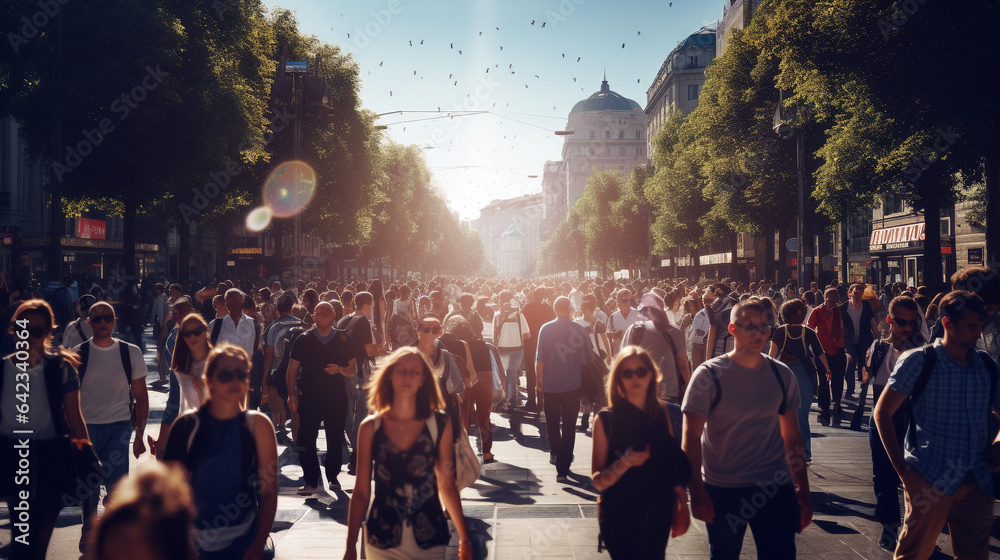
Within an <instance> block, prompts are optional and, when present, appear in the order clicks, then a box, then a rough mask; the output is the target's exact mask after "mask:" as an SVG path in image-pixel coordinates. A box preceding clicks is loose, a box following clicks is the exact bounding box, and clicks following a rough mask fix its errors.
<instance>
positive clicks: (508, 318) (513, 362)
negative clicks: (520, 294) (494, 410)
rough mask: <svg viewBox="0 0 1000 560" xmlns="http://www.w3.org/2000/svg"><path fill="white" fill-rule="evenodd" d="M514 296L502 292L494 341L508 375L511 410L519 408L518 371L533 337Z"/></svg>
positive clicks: (494, 326)
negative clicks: (526, 345) (528, 340)
mask: <svg viewBox="0 0 1000 560" xmlns="http://www.w3.org/2000/svg"><path fill="white" fill-rule="evenodd" d="M513 296H514V294H513V293H511V292H510V291H509V290H504V291H502V292H500V309H498V310H497V312H496V315H494V317H493V339H494V341H495V344H496V347H497V350H499V351H500V361H501V362H502V365H503V368H504V371H506V374H507V400H508V401H509V402H510V406H511V408H515V407H517V387H518V380H517V377H518V376H517V371H518V370H519V369H520V368H521V362H522V361H523V360H524V343H525V341H526V340H527V339H528V337H530V336H531V331H530V330H529V328H528V320H527V319H525V318H524V314H523V313H521V310H520V307H519V306H518V305H517V303H516V301H515V300H514V299H513ZM529 359H531V358H530V357H529Z"/></svg>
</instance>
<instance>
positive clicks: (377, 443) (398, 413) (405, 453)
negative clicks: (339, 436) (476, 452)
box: [344, 347, 472, 560]
mask: <svg viewBox="0 0 1000 560" xmlns="http://www.w3.org/2000/svg"><path fill="white" fill-rule="evenodd" d="M368 408H369V409H370V410H372V411H373V412H374V413H373V414H372V415H371V416H369V417H368V418H366V419H365V420H364V422H362V423H361V426H360V428H359V429H358V466H357V469H358V475H357V479H356V482H355V487H354V493H353V494H351V503H350V509H349V513H348V523H347V551H346V552H345V553H344V559H345V560H353V559H355V558H357V543H358V532H359V531H360V529H361V523H362V520H364V519H365V517H366V509H367V508H368V503H369V499H370V498H371V485H372V475H373V473H374V474H375V477H374V478H375V499H374V501H373V502H372V505H371V509H370V510H368V511H367V520H365V529H366V532H367V538H366V540H365V543H364V546H365V552H366V554H367V557H368V558H370V559H372V560H379V559H400V560H420V559H425V558H426V559H431V558H433V559H443V558H444V557H445V551H446V550H447V546H448V541H449V540H451V534H450V532H449V531H448V521H447V519H446V518H445V515H444V511H443V510H442V509H441V501H442V499H443V501H444V506H445V508H447V510H448V514H449V516H450V517H451V520H452V522H453V523H454V524H455V529H456V530H457V531H458V536H459V544H458V556H459V558H460V559H462V560H469V559H471V558H472V548H471V544H472V543H471V542H470V540H469V533H468V530H467V529H466V526H465V517H464V516H463V514H462V504H461V500H460V499H459V495H458V489H457V488H456V486H455V473H454V468H455V463H454V456H455V454H454V451H453V449H452V445H453V443H452V442H453V437H452V429H453V426H452V422H451V421H450V420H449V418H448V415H447V414H445V413H444V412H441V409H442V408H444V398H443V397H442V396H441V390H440V388H439V386H438V383H437V381H436V380H435V378H434V374H433V373H432V371H431V367H430V364H429V363H428V362H427V359H426V358H425V357H424V356H423V354H421V353H420V351H419V350H417V349H416V348H410V347H407V348H402V349H400V350H397V351H396V352H395V353H393V354H392V355H391V356H389V359H388V361H387V362H386V364H385V365H384V366H382V368H381V369H379V370H378V371H377V372H376V373H375V376H374V379H373V380H372V383H371V387H370V389H369V394H368Z"/></svg>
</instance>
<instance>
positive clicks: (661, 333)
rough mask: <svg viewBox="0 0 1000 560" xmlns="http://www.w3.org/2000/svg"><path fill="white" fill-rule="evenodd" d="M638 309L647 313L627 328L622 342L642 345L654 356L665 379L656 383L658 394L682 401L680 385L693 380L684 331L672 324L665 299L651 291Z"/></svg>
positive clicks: (675, 401)
mask: <svg viewBox="0 0 1000 560" xmlns="http://www.w3.org/2000/svg"><path fill="white" fill-rule="evenodd" d="M639 313H640V314H641V315H642V316H643V317H645V319H640V320H639V321H636V322H635V323H633V324H632V326H630V327H629V328H628V330H627V331H625V337H624V339H623V343H622V345H623V346H628V345H631V344H634V345H636V346H641V347H642V348H643V349H644V350H646V352H648V353H649V356H650V357H651V358H652V359H653V363H654V364H656V366H657V367H658V368H660V371H661V372H662V373H663V380H662V381H660V383H659V384H658V385H657V387H656V396H657V397H658V398H660V399H661V400H665V401H667V402H672V403H676V404H680V401H681V399H680V395H683V394H684V393H683V392H682V391H681V389H680V388H681V386H685V387H686V386H687V384H688V382H690V381H691V370H690V369H689V368H688V360H687V352H686V348H685V347H684V333H682V332H681V331H680V329H678V328H676V327H674V326H673V325H672V324H670V321H669V320H668V319H667V314H666V311H665V310H664V308H663V300H662V299H660V296H658V295H656V294H654V293H652V292H650V293H648V294H646V295H644V296H642V302H641V303H640V304H639Z"/></svg>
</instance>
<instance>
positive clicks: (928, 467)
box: [888, 341, 1000, 495]
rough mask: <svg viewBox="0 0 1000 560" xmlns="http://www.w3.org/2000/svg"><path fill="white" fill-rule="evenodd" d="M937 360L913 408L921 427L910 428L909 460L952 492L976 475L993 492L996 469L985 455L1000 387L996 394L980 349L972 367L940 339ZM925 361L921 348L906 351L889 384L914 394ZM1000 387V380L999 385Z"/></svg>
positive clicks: (908, 435) (998, 407) (928, 478)
mask: <svg viewBox="0 0 1000 560" xmlns="http://www.w3.org/2000/svg"><path fill="white" fill-rule="evenodd" d="M934 351H935V352H936V353H937V363H936V364H935V366H934V370H933V371H932V372H931V373H930V376H929V377H928V380H927V386H926V387H925V388H924V391H923V393H922V394H921V395H920V396H919V397H918V398H917V401H916V404H915V405H914V409H913V417H914V420H915V423H916V433H910V431H909V430H908V431H907V434H906V444H905V454H904V455H905V459H906V462H907V463H909V464H910V466H911V467H913V469H914V470H916V471H917V473H919V474H920V476H922V477H923V478H924V479H925V480H927V481H928V482H930V483H931V484H933V485H934V486H935V487H936V488H937V489H938V490H941V491H943V492H945V493H946V494H948V495H952V494H954V493H955V490H957V489H958V487H959V486H960V485H961V484H962V482H963V481H964V480H965V479H966V478H967V477H968V476H969V475H972V476H973V477H974V478H975V479H976V482H978V483H979V486H980V487H981V488H982V489H983V492H985V493H986V494H988V495H992V493H993V485H992V482H991V478H990V475H991V471H990V468H989V465H987V464H986V460H985V458H984V457H983V454H984V452H985V451H986V448H987V445H988V444H989V443H991V442H989V441H988V438H989V435H988V419H989V414H990V406H992V407H993V408H995V409H998V410H1000V390H998V391H996V392H995V393H994V394H993V395H992V396H990V395H989V392H990V374H989V371H988V370H987V366H986V364H985V363H984V362H983V360H982V358H981V356H980V354H979V353H978V352H973V353H972V359H971V363H970V365H969V367H965V366H962V365H959V364H958V362H956V361H955V360H954V359H953V358H952V357H951V355H950V354H948V351H947V350H945V348H944V346H942V345H941V343H940V341H938V342H936V343H935V345H934ZM923 365H924V353H923V351H922V350H920V349H917V350H913V351H910V352H908V353H906V354H904V355H903V356H902V357H901V358H900V359H899V361H898V362H897V363H896V368H895V370H893V372H892V375H891V376H890V377H889V384H888V387H891V388H892V389H893V390H895V391H897V392H899V393H903V394H906V395H908V394H909V393H910V391H912V390H913V387H914V385H915V384H916V381H917V377H919V376H920V371H921V370H922V369H923ZM998 389H1000V386H998Z"/></svg>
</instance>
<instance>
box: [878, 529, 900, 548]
mask: <svg viewBox="0 0 1000 560" xmlns="http://www.w3.org/2000/svg"><path fill="white" fill-rule="evenodd" d="M878 545H879V546H880V547H882V548H884V549H885V550H896V533H894V532H893V531H890V530H889V529H888V528H886V527H883V528H882V536H881V537H879V539H878Z"/></svg>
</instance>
